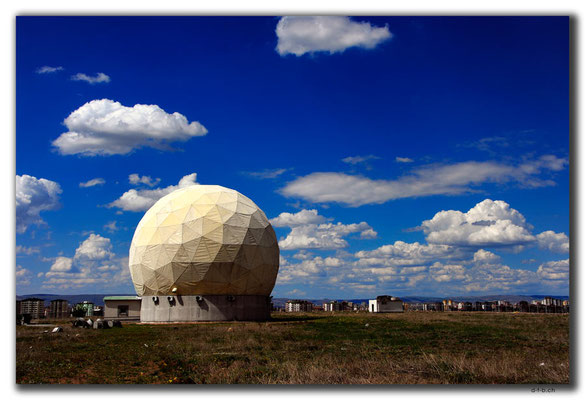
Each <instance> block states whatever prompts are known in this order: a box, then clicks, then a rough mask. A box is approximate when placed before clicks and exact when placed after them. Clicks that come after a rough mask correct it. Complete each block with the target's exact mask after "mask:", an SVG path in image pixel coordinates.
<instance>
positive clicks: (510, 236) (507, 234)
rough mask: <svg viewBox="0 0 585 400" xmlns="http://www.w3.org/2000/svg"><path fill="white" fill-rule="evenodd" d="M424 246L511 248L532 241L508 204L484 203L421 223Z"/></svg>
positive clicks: (528, 230)
mask: <svg viewBox="0 0 585 400" xmlns="http://www.w3.org/2000/svg"><path fill="white" fill-rule="evenodd" d="M422 227H423V230H424V232H425V234H426V235H427V242H429V243H436V244H448V245H458V246H513V245H523V244H527V243H530V242H532V241H534V236H533V235H532V234H531V233H530V226H529V225H528V224H527V223H526V219H525V218H524V216H523V215H522V214H520V213H519V212H518V211H517V210H515V209H513V208H511V207H510V205H509V204H508V203H506V202H505V201H501V200H496V201H493V200H490V199H486V200H484V201H482V202H481V203H478V204H476V205H475V207H473V208H472V209H470V210H469V211H468V212H466V213H462V212H461V211H455V210H448V211H440V212H438V213H437V214H435V216H434V217H433V218H432V219H430V220H427V221H423V223H422Z"/></svg>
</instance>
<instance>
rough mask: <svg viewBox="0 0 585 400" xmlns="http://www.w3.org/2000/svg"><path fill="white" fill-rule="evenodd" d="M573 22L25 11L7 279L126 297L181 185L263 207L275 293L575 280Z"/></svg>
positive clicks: (485, 289)
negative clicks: (156, 218)
mask: <svg viewBox="0 0 585 400" xmlns="http://www.w3.org/2000/svg"><path fill="white" fill-rule="evenodd" d="M568 23H569V20H568V18H565V17H527V18H520V17H514V18H512V17H497V18H489V17H453V18H445V17H426V18H425V17H363V18H362V17H360V18H357V17H352V18H346V17H335V18H312V17H303V18H296V19H295V18H281V17H261V18H251V17H232V18H226V17H200V18H188V17H180V18H178V17H174V18H172V17H167V18H159V17H140V18H111V17H109V18H97V17H84V18H82V17H68V18H56V17H19V18H17V24H16V174H17V186H16V197H17V198H16V202H17V206H16V213H17V215H16V230H17V234H16V245H17V249H16V265H17V267H16V268H17V270H16V274H17V279H16V283H17V287H16V290H17V293H19V294H23V293H38V292H52V293H90V292H93V293H111V292H128V293H132V292H133V287H132V284H131V280H130V278H129V273H128V270H127V264H126V263H127V255H128V248H129V245H130V241H131V239H132V235H133V232H134V228H135V227H136V225H137V223H138V221H139V220H140V218H141V217H142V215H143V213H144V211H145V210H146V209H147V208H148V206H149V205H150V204H152V202H154V201H155V200H156V199H157V198H159V197H160V196H162V195H164V194H166V193H168V192H170V191H172V190H173V189H174V188H176V187H178V185H179V182H181V185H186V184H196V183H199V184H219V185H222V186H226V187H230V188H233V189H236V190H238V191H240V192H241V193H243V194H245V195H247V196H248V197H250V198H251V199H252V200H254V201H255V202H256V203H257V204H258V205H259V206H260V207H261V208H262V209H263V210H264V212H265V213H266V215H267V216H268V218H270V219H271V220H272V222H273V226H275V229H276V232H277V235H278V237H279V238H280V239H281V240H280V248H281V266H280V273H279V278H278V280H277V284H276V286H275V289H274V291H273V295H274V296H277V297H281V296H286V297H308V298H309V297H313V298H318V297H338V298H343V297H345V298H350V297H364V298H365V297H371V296H375V295H379V294H393V295H399V296H407V295H417V294H418V295H422V294H424V295H437V296H449V295H465V294H469V295H475V294H488V293H489V294H494V293H520V294H535V293H550V294H558V295H566V294H568V269H569V254H568V249H569V243H568V240H569V239H568V235H569V163H568V157H569V42H568V33H569V31H568ZM174 113H178V114H174ZM179 114H180V115H179ZM193 174H195V175H193Z"/></svg>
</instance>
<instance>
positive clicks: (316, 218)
mask: <svg viewBox="0 0 585 400" xmlns="http://www.w3.org/2000/svg"><path fill="white" fill-rule="evenodd" d="M326 220H327V219H326V218H325V217H324V216H322V215H319V212H318V211H317V210H301V211H299V212H297V213H294V214H292V213H287V212H283V213H280V215H279V216H278V217H276V218H272V219H271V220H270V223H271V224H272V226H275V227H282V226H289V227H293V226H299V225H307V224H320V223H321V222H325V221H326Z"/></svg>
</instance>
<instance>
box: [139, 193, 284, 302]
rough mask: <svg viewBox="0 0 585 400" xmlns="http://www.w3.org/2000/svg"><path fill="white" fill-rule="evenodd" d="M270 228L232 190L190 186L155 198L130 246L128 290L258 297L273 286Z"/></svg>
mask: <svg viewBox="0 0 585 400" xmlns="http://www.w3.org/2000/svg"><path fill="white" fill-rule="evenodd" d="M278 264H279V249H278V241H277V239H276V234H275V233H274V229H273V228H272V226H271V225H270V222H268V219H267V218H266V215H265V214H264V212H262V210H261V209H260V208H258V206H257V205H256V204H254V202H253V201H252V200H250V199H249V198H247V197H246V196H244V195H242V194H241V193H238V192H237V191H235V190H232V189H227V188H224V187H222V186H215V185H193V186H189V187H186V188H182V189H179V190H176V191H174V192H173V193H170V194H168V195H166V196H165V197H163V198H161V199H160V200H159V201H157V202H156V203H155V204H154V205H153V206H152V207H151V208H150V209H149V210H148V211H147V212H146V213H145V214H144V217H143V218H142V220H141V221H140V222H139V223H138V226H137V227H136V231H135V232H134V237H133V239H132V244H131V245H130V257H129V267H130V274H131V275H132V281H133V282H134V288H135V289H136V293H137V294H138V295H139V296H143V295H173V294H175V295H176V294H178V295H214V294H229V295H265V296H268V295H270V293H271V292H272V289H273V288H274V283H275V281H276V275H277V274H278Z"/></svg>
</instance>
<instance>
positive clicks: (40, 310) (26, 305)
mask: <svg viewBox="0 0 585 400" xmlns="http://www.w3.org/2000/svg"><path fill="white" fill-rule="evenodd" d="M19 303H20V304H19ZM16 311H17V314H20V315H25V314H26V315H30V316H31V318H33V319H38V318H43V317H44V316H45V301H44V300H43V299H37V298H35V297H31V298H29V299H24V300H20V302H18V301H17V302H16ZM19 311H20V312H19Z"/></svg>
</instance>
